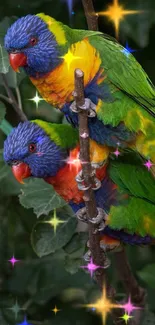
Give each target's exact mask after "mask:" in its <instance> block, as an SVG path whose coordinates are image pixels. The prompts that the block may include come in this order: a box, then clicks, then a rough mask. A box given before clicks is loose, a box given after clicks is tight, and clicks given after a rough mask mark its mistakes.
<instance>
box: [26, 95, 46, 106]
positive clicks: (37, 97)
mask: <svg viewBox="0 0 155 325" xmlns="http://www.w3.org/2000/svg"><path fill="white" fill-rule="evenodd" d="M29 100H31V101H33V102H34V103H35V104H36V108H37V109H38V105H39V103H40V102H41V101H42V100H44V99H43V98H41V97H39V95H38V93H37V91H36V95H35V96H34V97H33V98H30V99H29Z"/></svg>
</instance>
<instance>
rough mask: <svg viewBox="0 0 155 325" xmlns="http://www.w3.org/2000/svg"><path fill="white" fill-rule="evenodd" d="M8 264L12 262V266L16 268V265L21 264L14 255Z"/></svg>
mask: <svg viewBox="0 0 155 325" xmlns="http://www.w3.org/2000/svg"><path fill="white" fill-rule="evenodd" d="M8 262H10V263H11V264H12V266H13V267H14V265H15V264H16V263H17V262H19V260H16V258H15V257H14V255H13V256H12V257H11V259H10V260H8Z"/></svg>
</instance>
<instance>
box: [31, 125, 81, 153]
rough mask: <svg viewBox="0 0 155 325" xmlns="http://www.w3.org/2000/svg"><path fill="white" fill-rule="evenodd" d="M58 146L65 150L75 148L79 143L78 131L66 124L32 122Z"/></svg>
mask: <svg viewBox="0 0 155 325" xmlns="http://www.w3.org/2000/svg"><path fill="white" fill-rule="evenodd" d="M32 122H33V123H36V124H38V125H39V126H40V127H41V128H42V129H43V130H44V131H45V132H46V133H47V135H48V136H49V137H50V138H51V140H52V141H54V142H55V143H56V144H57V145H58V146H60V147H61V148H65V149H72V148H74V147H76V145H77V144H78V141H79V136H78V130H77V129H75V128H73V127H72V126H70V125H68V124H55V123H49V122H44V121H41V120H33V121H32Z"/></svg>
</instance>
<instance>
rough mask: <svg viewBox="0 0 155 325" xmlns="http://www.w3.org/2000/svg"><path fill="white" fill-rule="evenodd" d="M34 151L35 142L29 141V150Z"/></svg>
mask: <svg viewBox="0 0 155 325" xmlns="http://www.w3.org/2000/svg"><path fill="white" fill-rule="evenodd" d="M35 151H36V145H35V143H30V144H29V152H31V153H33V152H35Z"/></svg>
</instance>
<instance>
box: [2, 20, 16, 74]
mask: <svg viewBox="0 0 155 325" xmlns="http://www.w3.org/2000/svg"><path fill="white" fill-rule="evenodd" d="M14 20H15V17H11V18H10V17H5V18H4V19H3V20H2V21H1V22H0V31H1V32H0V73H8V71H9V66H10V63H9V57H8V53H7V51H6V50H5V48H4V36H5V34H6V32H7V29H8V28H9V26H10V25H11V24H12V23H13V21H14Z"/></svg>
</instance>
